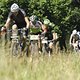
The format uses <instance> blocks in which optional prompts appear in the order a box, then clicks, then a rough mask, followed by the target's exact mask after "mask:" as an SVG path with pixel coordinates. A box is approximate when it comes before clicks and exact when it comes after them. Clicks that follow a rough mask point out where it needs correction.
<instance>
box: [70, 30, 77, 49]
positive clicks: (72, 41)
mask: <svg viewBox="0 0 80 80" xmlns="http://www.w3.org/2000/svg"><path fill="white" fill-rule="evenodd" d="M78 40H79V35H78V34H77V30H76V29H75V30H73V31H72V34H71V36H70V41H69V43H70V46H71V47H72V48H73V49H75V48H77V47H78Z"/></svg>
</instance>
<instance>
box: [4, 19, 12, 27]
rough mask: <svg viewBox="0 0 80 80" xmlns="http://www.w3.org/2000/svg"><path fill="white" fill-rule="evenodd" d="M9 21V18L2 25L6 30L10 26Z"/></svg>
mask: <svg viewBox="0 0 80 80" xmlns="http://www.w3.org/2000/svg"><path fill="white" fill-rule="evenodd" d="M10 21H11V19H10V18H8V19H7V21H6V23H5V25H4V26H5V27H6V28H8V27H9V25H10Z"/></svg>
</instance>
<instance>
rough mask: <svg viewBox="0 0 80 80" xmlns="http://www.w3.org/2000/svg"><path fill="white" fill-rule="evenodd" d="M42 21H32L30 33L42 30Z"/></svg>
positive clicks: (37, 32)
mask: <svg viewBox="0 0 80 80" xmlns="http://www.w3.org/2000/svg"><path fill="white" fill-rule="evenodd" d="M41 26H42V23H41V22H40V21H36V22H31V21H30V33H31V34H39V33H40V32H41Z"/></svg>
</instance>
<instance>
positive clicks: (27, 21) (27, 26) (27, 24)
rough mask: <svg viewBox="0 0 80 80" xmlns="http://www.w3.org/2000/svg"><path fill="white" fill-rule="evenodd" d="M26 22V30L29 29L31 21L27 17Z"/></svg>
mask: <svg viewBox="0 0 80 80" xmlns="http://www.w3.org/2000/svg"><path fill="white" fill-rule="evenodd" d="M25 22H26V28H29V20H28V18H27V17H25Z"/></svg>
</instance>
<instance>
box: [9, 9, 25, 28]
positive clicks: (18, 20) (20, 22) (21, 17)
mask: <svg viewBox="0 0 80 80" xmlns="http://www.w3.org/2000/svg"><path fill="white" fill-rule="evenodd" d="M25 16H26V13H25V11H24V10H22V9H20V10H19V11H18V14H17V15H16V16H15V15H14V14H13V13H12V12H10V13H9V15H8V17H9V18H10V19H11V20H13V22H14V24H16V25H17V26H18V28H23V27H26V22H25Z"/></svg>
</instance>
